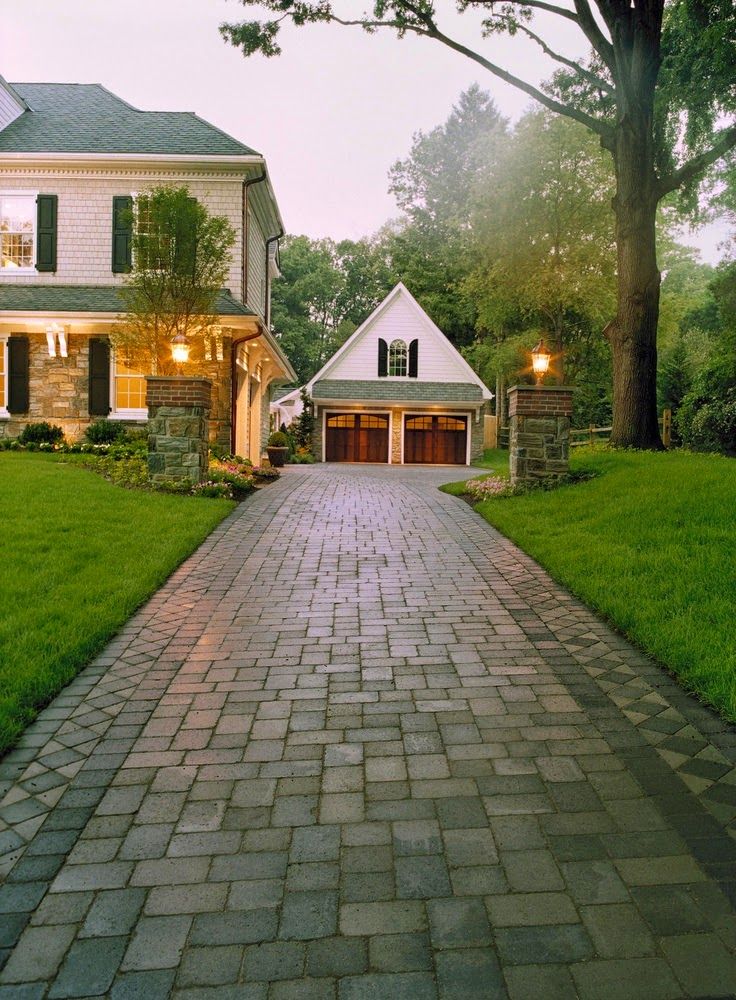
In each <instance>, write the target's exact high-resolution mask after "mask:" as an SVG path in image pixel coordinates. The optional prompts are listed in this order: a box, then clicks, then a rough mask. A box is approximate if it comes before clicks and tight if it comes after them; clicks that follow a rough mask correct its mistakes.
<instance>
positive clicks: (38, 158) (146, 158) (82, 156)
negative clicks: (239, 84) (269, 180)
mask: <svg viewBox="0 0 736 1000" xmlns="http://www.w3.org/2000/svg"><path fill="white" fill-rule="evenodd" d="M18 162H22V163H23V165H24V166H32V165H34V164H36V163H38V164H42V165H48V164H50V163H51V164H54V165H58V166H61V165H65V164H70V165H73V166H77V167H78V166H85V165H86V164H94V165H96V166H99V164H101V163H113V164H120V163H124V164H125V165H126V166H131V165H133V166H134V165H136V164H146V163H156V164H162V163H171V164H175V165H187V166H203V167H207V166H210V167H211V166H221V167H222V166H231V167H233V168H236V169H237V168H241V169H246V170H247V169H248V168H249V167H252V166H265V160H264V159H263V157H262V156H261V155H260V153H253V154H251V153H216V154H212V155H207V156H205V155H203V154H202V153H43V152H25V153H23V152H13V151H11V150H3V149H0V166H2V165H3V164H4V163H7V164H10V165H15V164H16V163H18ZM271 193H272V196H273V192H271Z"/></svg>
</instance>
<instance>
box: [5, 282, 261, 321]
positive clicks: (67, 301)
mask: <svg viewBox="0 0 736 1000" xmlns="http://www.w3.org/2000/svg"><path fill="white" fill-rule="evenodd" d="M118 288H119V286H117V285H21V284H0V316H1V315H2V313H3V312H14V313H20V312H40V313H48V314H55V313H84V312H89V313H111V314H112V315H114V316H117V315H118V314H119V313H121V312H124V311H125V307H124V305H123V302H122V300H121V299H120V296H119V295H118ZM215 312H216V313H217V315H218V316H253V315H255V314H254V313H253V312H252V311H251V310H250V309H248V307H247V306H244V305H243V303H242V302H238V300H237V299H235V298H233V296H232V294H231V293H230V290H229V289H227V288H223V289H222V290H221V291H220V292H218V294H217V301H216V303H215Z"/></svg>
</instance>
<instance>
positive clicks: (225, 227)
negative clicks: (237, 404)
mask: <svg viewBox="0 0 736 1000" xmlns="http://www.w3.org/2000/svg"><path fill="white" fill-rule="evenodd" d="M130 223H131V225H132V231H133V239H132V246H133V254H132V267H131V271H130V273H129V275H128V277H127V280H126V283H125V285H124V287H123V288H122V290H121V297H122V299H123V302H124V304H125V315H124V316H123V322H122V323H121V324H120V326H119V327H118V329H117V330H116V331H115V333H114V334H113V335H112V336H111V341H112V345H113V348H114V349H115V351H116V352H118V353H119V354H120V356H121V358H122V359H124V363H125V364H126V365H127V366H128V367H129V368H130V369H132V370H134V371H141V372H150V373H151V374H153V375H172V374H175V372H176V365H175V363H174V361H173V359H172V356H171V341H172V340H173V339H174V337H175V336H177V335H178V334H183V335H184V336H185V337H186V338H187V340H188V341H189V344H190V350H191V354H190V358H191V360H192V361H197V360H200V359H201V358H203V357H204V337H205V335H206V334H207V333H209V332H210V331H211V330H212V329H213V327H214V326H215V325H216V324H217V319H218V318H217V315H216V308H215V303H216V299H217V293H218V292H219V291H220V289H221V288H222V287H223V285H224V283H225V280H226V277H227V274H228V269H229V264H230V252H231V249H232V246H233V244H234V242H235V231H234V229H233V228H232V226H231V225H230V223H229V222H228V221H227V219H225V218H221V217H220V216H212V215H210V214H209V212H208V211H207V209H206V208H205V207H204V205H202V204H200V202H198V201H197V199H196V198H193V197H192V196H191V195H190V193H189V190H188V189H187V188H186V187H178V188H173V187H156V188H153V189H151V190H149V191H147V192H145V193H144V194H141V195H139V196H138V197H137V198H136V203H135V208H134V209H133V210H132V212H131V218H130Z"/></svg>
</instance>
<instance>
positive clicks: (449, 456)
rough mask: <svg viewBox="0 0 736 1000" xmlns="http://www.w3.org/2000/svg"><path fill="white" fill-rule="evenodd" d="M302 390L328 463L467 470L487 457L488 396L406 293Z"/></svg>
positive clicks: (389, 299)
mask: <svg viewBox="0 0 736 1000" xmlns="http://www.w3.org/2000/svg"><path fill="white" fill-rule="evenodd" d="M306 389H307V392H308V393H309V395H310V396H311V397H312V400H313V401H314V415H315V434H314V452H315V457H316V458H318V459H321V460H322V461H324V462H387V463H390V464H437V465H468V464H470V463H471V462H472V461H473V459H476V458H479V457H480V456H481V455H482V454H483V416H484V415H485V413H487V412H488V404H489V401H490V400H491V399H492V398H493V396H492V393H491V392H490V390H489V389H488V388H487V386H485V385H484V384H483V382H482V381H481V380H480V378H479V377H478V376H477V375H476V374H475V372H474V371H473V369H472V368H471V367H470V365H469V364H468V363H467V361H466V360H465V359H464V358H463V357H462V356H461V355H460V354H459V352H458V351H457V350H456V349H455V348H454V347H453V345H452V344H451V343H450V341H449V340H448V339H447V337H446V336H445V335H444V334H443V333H442V331H441V330H440V329H439V327H437V326H436V325H435V324H434V323H433V322H432V320H431V319H430V318H429V316H428V315H427V314H426V312H425V311H424V310H423V309H422V307H421V306H420V305H419V303H418V302H417V301H416V299H415V298H414V297H413V296H412V295H411V293H410V292H409V291H408V289H407V288H406V287H405V286H404V285H403V284H398V285H397V286H396V287H395V288H394V289H393V291H391V292H390V293H389V294H388V295H387V296H386V298H385V299H384V300H383V302H381V304H380V305H379V306H378V307H377V308H376V309H375V310H374V311H373V313H371V315H370V316H369V317H368V319H367V320H365V322H364V323H363V324H362V326H360V327H358V329H357V330H356V331H355V333H354V334H353V335H352V336H351V337H350V338H349V339H348V340H347V341H346V342H345V343H344V344H343V346H342V347H341V348H340V350H339V351H337V353H336V354H335V355H334V356H333V357H332V358H331V359H330V360H329V361H328V362H327V364H326V365H325V366H324V367H323V368H322V369H321V370H320V371H319V372H317V374H316V375H315V376H314V378H313V379H312V380H311V381H310V382H308V383H307V386H306ZM298 395H299V390H294V391H293V393H292V394H291V396H292V397H295V398H294V403H296V398H298ZM288 400H289V396H285V397H283V398H282V399H281V400H279V405H280V406H281V407H282V408H283V406H284V404H285V402H288Z"/></svg>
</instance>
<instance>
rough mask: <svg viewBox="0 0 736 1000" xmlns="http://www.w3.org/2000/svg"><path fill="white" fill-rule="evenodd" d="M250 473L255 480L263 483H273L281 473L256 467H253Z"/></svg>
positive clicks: (276, 470)
mask: <svg viewBox="0 0 736 1000" xmlns="http://www.w3.org/2000/svg"><path fill="white" fill-rule="evenodd" d="M252 473H253V476H254V477H255V479H257V480H260V481H261V482H264V483H270V482H273V481H274V480H275V479H278V478H279V477H280V476H281V473H280V472H279V470H278V469H273V468H270V469H262V468H260V467H258V466H254V467H253V470H252Z"/></svg>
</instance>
